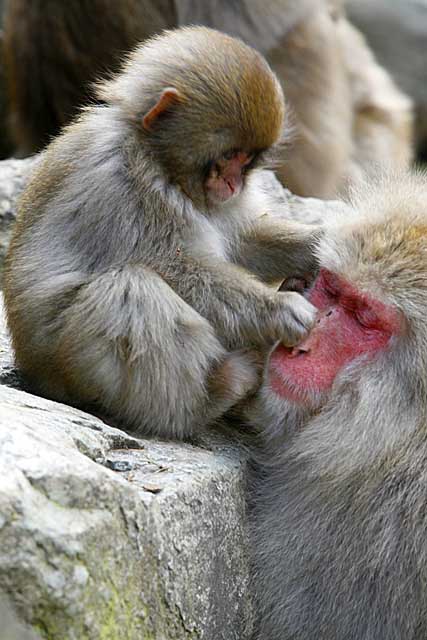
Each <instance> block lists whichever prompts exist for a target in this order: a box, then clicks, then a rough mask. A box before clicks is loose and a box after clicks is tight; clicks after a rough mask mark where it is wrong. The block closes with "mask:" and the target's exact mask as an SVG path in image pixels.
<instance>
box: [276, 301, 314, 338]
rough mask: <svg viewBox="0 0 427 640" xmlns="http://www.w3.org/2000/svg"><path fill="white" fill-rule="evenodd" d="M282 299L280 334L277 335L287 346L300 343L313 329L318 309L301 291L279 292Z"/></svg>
mask: <svg viewBox="0 0 427 640" xmlns="http://www.w3.org/2000/svg"><path fill="white" fill-rule="evenodd" d="M278 296H280V300H281V310H280V312H279V319H280V326H279V327H278V330H279V335H277V336H276V339H277V340H280V341H281V342H282V343H283V344H284V345H285V346H287V347H292V346H294V345H296V344H298V343H299V342H300V341H301V340H302V339H303V338H304V337H305V336H306V335H307V334H308V333H309V331H310V330H311V329H312V327H313V325H314V322H315V319H316V313H317V309H316V308H315V307H314V306H313V305H312V304H311V303H310V302H308V300H306V299H305V298H303V297H302V296H301V295H300V294H299V293H295V292H293V291H286V292H284V293H278Z"/></svg>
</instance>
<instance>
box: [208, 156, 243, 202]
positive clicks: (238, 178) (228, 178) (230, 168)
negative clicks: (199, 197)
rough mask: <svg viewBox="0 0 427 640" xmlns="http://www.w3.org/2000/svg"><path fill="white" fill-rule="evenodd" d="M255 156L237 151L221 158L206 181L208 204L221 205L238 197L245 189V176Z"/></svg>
mask: <svg viewBox="0 0 427 640" xmlns="http://www.w3.org/2000/svg"><path fill="white" fill-rule="evenodd" d="M252 158H253V156H251V155H248V154H247V153H244V152H243V151H236V152H233V153H230V154H226V156H224V157H222V158H220V159H219V160H218V161H217V162H216V163H215V165H214V166H213V167H212V169H211V170H210V172H209V175H208V177H207V178H206V181H205V185H204V186H205V192H206V197H207V200H208V202H210V203H212V204H221V203H222V202H227V200H230V198H233V197H234V196H237V195H238V194H239V193H240V192H241V190H242V187H243V175H244V170H245V167H247V166H248V165H249V164H250V163H251V161H252Z"/></svg>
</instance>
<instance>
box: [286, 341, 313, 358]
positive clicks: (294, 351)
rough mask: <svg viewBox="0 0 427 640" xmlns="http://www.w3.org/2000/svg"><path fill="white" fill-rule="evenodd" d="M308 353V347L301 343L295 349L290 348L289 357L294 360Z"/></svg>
mask: <svg viewBox="0 0 427 640" xmlns="http://www.w3.org/2000/svg"><path fill="white" fill-rule="evenodd" d="M309 351H310V347H309V346H307V345H305V344H304V343H301V344H299V345H297V346H296V347H292V350H291V352H290V354H289V357H290V358H296V357H297V356H302V355H304V354H305V353H309Z"/></svg>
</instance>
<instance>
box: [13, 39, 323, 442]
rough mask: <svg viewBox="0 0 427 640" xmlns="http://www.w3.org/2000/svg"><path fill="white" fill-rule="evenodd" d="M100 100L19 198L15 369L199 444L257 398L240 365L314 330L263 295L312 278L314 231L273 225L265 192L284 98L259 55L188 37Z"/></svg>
mask: <svg viewBox="0 0 427 640" xmlns="http://www.w3.org/2000/svg"><path fill="white" fill-rule="evenodd" d="M98 94H99V96H100V97H101V98H102V99H103V100H104V101H105V103H106V104H105V105H104V106H93V107H90V108H88V109H86V110H85V111H84V112H83V114H82V115H81V117H80V118H79V119H78V120H77V121H76V122H74V124H72V125H71V126H69V127H68V128H67V129H65V131H64V132H63V134H62V135H61V136H59V138H57V139H56V140H55V141H54V142H53V143H52V144H51V145H50V146H49V147H48V149H47V151H46V152H45V154H44V156H43V158H42V160H41V163H40V166H39V167H38V168H37V170H36V172H35V174H34V176H33V178H32V180H31V182H30V184H29V186H28V187H27V189H26V191H25V192H24V194H23V196H22V198H21V201H20V205H19V214H18V221H17V225H16V230H15V235H14V238H13V241H12V243H11V247H10V250H9V254H8V257H7V264H6V273H5V298H6V307H7V315H8V322H9V327H10V330H11V333H12V338H13V344H14V347H15V352H16V358H17V362H18V364H19V366H20V368H21V369H22V371H23V372H24V373H25V374H26V375H27V377H28V378H29V380H30V381H32V383H33V385H34V386H35V387H36V388H37V389H38V390H39V392H40V393H42V394H45V395H47V396H50V397H52V398H56V399H59V400H62V401H67V402H70V403H73V404H76V405H79V406H83V407H87V408H93V409H94V410H96V411H98V412H101V413H102V414H106V415H108V416H111V417H112V418H113V419H114V420H116V421H120V423H121V424H123V425H124V426H126V427H128V428H134V429H138V430H139V431H141V432H144V433H151V434H157V435H161V436H173V437H184V436H189V435H191V433H192V432H193V430H194V428H195V427H196V426H197V425H199V424H201V423H209V422H212V421H213V420H215V419H216V418H217V417H218V416H220V415H221V414H223V413H224V412H225V411H226V410H227V409H228V408H229V407H230V406H232V405H233V404H234V403H235V402H237V401H238V400H240V399H241V398H242V397H243V396H244V395H245V394H246V393H247V392H248V391H249V390H250V389H251V388H252V387H253V386H254V384H255V382H256V373H255V371H254V368H253V367H252V364H251V359H250V357H249V356H247V355H245V354H242V353H241V351H240V350H242V349H245V348H253V347H255V348H261V349H262V348H265V347H268V346H269V345H272V344H273V343H274V342H275V341H283V343H284V344H288V345H292V344H295V343H296V342H298V341H299V340H301V338H302V337H303V336H304V335H305V334H306V332H307V331H308V329H310V328H311V326H312V324H313V321H314V315H315V309H314V307H313V306H312V305H311V304H310V303H309V302H308V301H306V300H305V299H304V298H303V297H302V296H301V295H299V294H298V293H295V292H286V293H280V292H277V291H276V290H275V289H273V288H272V287H271V286H268V284H267V283H271V282H275V281H277V280H278V279H280V278H283V277H285V276H286V275H289V274H290V273H292V274H300V275H301V276H304V274H307V273H311V272H313V269H314V268H315V260H314V256H313V249H314V245H315V244H316V241H317V230H316V228H314V227H311V226H308V225H307V226H306V225H303V224H298V223H291V222H286V221H283V220H280V218H279V219H277V218H276V217H275V216H269V215H268V211H269V198H268V195H267V194H266V193H265V191H264V190H263V189H261V188H260V186H259V185H260V183H261V182H262V175H263V171H262V170H261V169H260V168H259V167H260V166H261V165H262V162H263V159H264V157H265V155H266V154H267V153H269V152H270V151H271V150H272V149H273V148H274V147H275V145H277V144H279V143H280V141H281V138H282V135H283V129H284V115H285V107H284V102H283V94H282V90H281V88H280V85H279V83H278V81H277V79H276V77H275V75H274V74H273V73H272V71H271V70H270V68H269V66H268V64H267V63H266V62H265V60H264V59H263V58H262V56H261V55H260V54H258V53H257V52H256V51H255V50H253V49H251V48H250V47H248V46H246V45H245V44H243V43H242V42H241V41H239V40H236V39H233V38H231V37H229V36H226V35H224V34H221V33H219V32H217V31H214V30H210V29H206V28H202V27H194V28H185V29H181V30H176V31H170V32H165V33H164V34H163V35H161V36H159V37H156V38H154V39H152V40H150V41H148V42H147V43H146V44H144V45H142V46H140V47H139V48H137V49H136V50H135V51H134V53H132V54H131V55H130V56H129V59H128V61H127V63H126V64H125V66H124V68H123V71H122V72H121V73H120V74H118V75H117V76H116V77H114V78H113V79H111V80H110V81H107V82H105V83H104V84H101V85H100V86H99V89H98ZM257 167H258V169H257ZM236 350H237V353H236V352H234V351H236ZM230 351H233V353H230Z"/></svg>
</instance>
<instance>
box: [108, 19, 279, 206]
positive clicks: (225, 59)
mask: <svg viewBox="0 0 427 640" xmlns="http://www.w3.org/2000/svg"><path fill="white" fill-rule="evenodd" d="M98 94H99V96H100V97H101V98H102V99H103V100H105V101H107V102H109V103H111V104H116V105H118V106H119V108H120V109H121V110H122V111H123V112H124V113H125V114H126V116H128V117H129V118H130V120H131V121H132V123H133V125H134V126H135V127H136V129H137V132H138V135H140V139H141V144H144V145H147V146H148V148H149V149H150V153H151V155H152V157H153V158H154V160H155V161H156V162H158V163H159V164H160V165H161V167H162V169H163V171H164V172H165V174H166V177H167V180H168V181H169V182H171V183H174V184H177V185H179V186H180V187H181V188H182V190H183V191H184V193H186V194H187V195H188V196H189V197H190V198H191V199H192V200H193V201H194V202H195V203H196V205H197V206H203V207H208V208H209V207H212V206H217V205H220V204H221V203H223V202H226V201H227V200H229V199H230V198H232V197H234V196H236V195H237V194H238V193H239V192H240V191H241V190H242V188H243V186H244V184H245V178H246V176H247V174H248V172H249V171H250V169H251V168H253V167H255V166H256V164H257V163H259V162H260V161H261V157H262V156H263V154H264V153H265V152H267V151H268V150H270V149H271V147H272V146H274V145H275V144H276V143H277V142H278V141H280V139H281V137H282V133H283V127H284V114H285V108H284V101H283V92H282V90H281V87H280V85H279V82H278V80H277V78H276V76H275V75H274V74H273V72H272V71H271V69H270V67H269V66H268V64H267V62H266V61H265V60H264V58H263V57H262V56H261V55H260V54H259V53H257V52H256V51H255V50H254V49H252V48H251V47H249V46H247V45H245V44H244V43H243V42H241V41H240V40H236V39H234V38H231V37H229V36H227V35H225V34H222V33H220V32H218V31H215V30H212V29H207V28H204V27H189V28H183V29H177V30H175V31H167V32H164V33H163V34H162V35H160V36H158V37H155V38H153V39H151V40H149V41H148V42H146V43H144V44H143V45H141V46H140V47H138V48H137V49H136V50H135V51H134V52H133V53H132V54H131V55H130V57H129V59H128V61H127V63H126V65H125V67H124V69H123V71H122V73H121V74H119V75H118V76H117V77H116V78H114V79H113V80H111V81H109V82H106V83H104V84H102V85H101V86H100V87H99V89H98Z"/></svg>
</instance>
